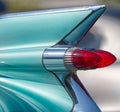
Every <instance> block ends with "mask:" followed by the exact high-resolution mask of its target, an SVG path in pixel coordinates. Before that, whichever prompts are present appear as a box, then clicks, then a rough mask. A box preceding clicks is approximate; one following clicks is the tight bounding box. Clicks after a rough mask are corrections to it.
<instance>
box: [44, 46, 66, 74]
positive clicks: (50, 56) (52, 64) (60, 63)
mask: <svg viewBox="0 0 120 112" xmlns="http://www.w3.org/2000/svg"><path fill="white" fill-rule="evenodd" d="M67 49H68V47H67V46H66V47H59V46H58V47H52V48H48V49H46V50H45V52H44V54H43V64H44V66H45V68H46V69H47V70H49V71H52V72H54V73H56V72H57V73H60V72H66V71H68V69H67V68H66V67H65V65H64V55H65V53H66V51H67Z"/></svg>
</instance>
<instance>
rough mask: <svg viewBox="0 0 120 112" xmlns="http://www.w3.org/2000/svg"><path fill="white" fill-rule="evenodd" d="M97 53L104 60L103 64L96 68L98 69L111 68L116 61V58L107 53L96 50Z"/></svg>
mask: <svg viewBox="0 0 120 112" xmlns="http://www.w3.org/2000/svg"><path fill="white" fill-rule="evenodd" d="M95 53H96V54H98V55H99V56H100V57H101V58H102V60H101V62H100V63H99V64H97V66H95V67H96V68H102V67H106V66H109V65H111V64H112V63H114V62H115V61H116V57H115V56H114V55H113V54H111V53H109V52H107V51H103V50H96V51H95Z"/></svg>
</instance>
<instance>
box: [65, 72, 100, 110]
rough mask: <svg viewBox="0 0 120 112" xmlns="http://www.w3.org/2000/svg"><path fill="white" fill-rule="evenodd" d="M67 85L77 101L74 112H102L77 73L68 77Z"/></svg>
mask: <svg viewBox="0 0 120 112" xmlns="http://www.w3.org/2000/svg"><path fill="white" fill-rule="evenodd" d="M66 85H67V86H68V87H67V88H68V89H69V92H70V94H71V96H72V97H73V100H74V103H75V105H74V108H73V112H101V110H100V109H99V107H98V106H97V105H96V103H95V102H94V101H93V99H92V98H91V97H90V96H89V94H88V93H87V91H86V90H85V88H84V86H83V85H82V83H81V82H80V80H79V78H78V76H77V75H76V74H70V75H69V77H67V79H66Z"/></svg>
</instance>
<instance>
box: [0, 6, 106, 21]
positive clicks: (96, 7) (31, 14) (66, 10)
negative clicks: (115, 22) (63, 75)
mask: <svg viewBox="0 0 120 112" xmlns="http://www.w3.org/2000/svg"><path fill="white" fill-rule="evenodd" d="M103 7H105V5H96V6H76V7H72V8H69V7H68V8H56V9H48V10H36V11H28V12H17V13H9V14H4V15H1V16H0V19H2V18H13V17H20V16H34V15H40V14H52V13H65V12H75V11H84V10H93V11H94V10H97V9H99V8H103Z"/></svg>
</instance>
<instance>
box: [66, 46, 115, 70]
mask: <svg viewBox="0 0 120 112" xmlns="http://www.w3.org/2000/svg"><path fill="white" fill-rule="evenodd" d="M115 61H116V57H115V56H114V55H113V54H111V53H109V52H107V51H103V50H82V49H79V48H77V49H73V50H69V51H68V52H67V53H66V57H65V64H66V65H67V67H69V68H70V67H71V69H75V70H77V69H84V70H86V69H95V68H102V67H106V66H108V65H111V64H112V63H114V62H115Z"/></svg>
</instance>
